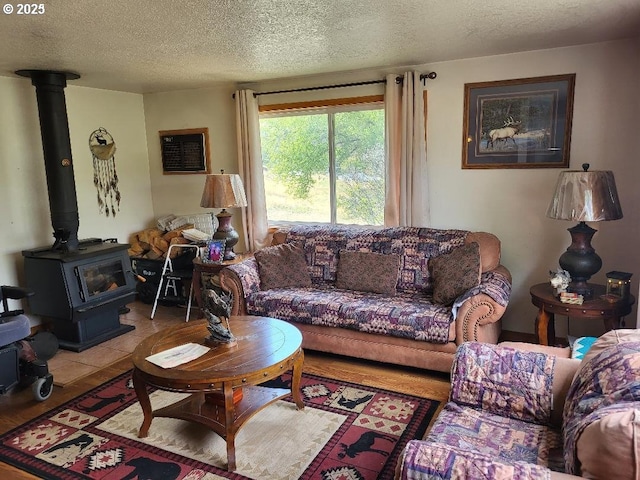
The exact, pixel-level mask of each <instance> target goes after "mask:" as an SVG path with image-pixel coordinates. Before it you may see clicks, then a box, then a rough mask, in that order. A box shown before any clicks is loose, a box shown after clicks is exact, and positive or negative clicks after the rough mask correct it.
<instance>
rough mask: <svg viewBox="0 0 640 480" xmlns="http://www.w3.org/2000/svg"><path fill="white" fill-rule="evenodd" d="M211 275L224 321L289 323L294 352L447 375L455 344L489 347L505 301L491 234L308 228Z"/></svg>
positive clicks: (507, 283)
mask: <svg viewBox="0 0 640 480" xmlns="http://www.w3.org/2000/svg"><path fill="white" fill-rule="evenodd" d="M274 239H276V241H275V242H274V243H276V245H274V246H271V247H268V248H266V249H264V250H261V251H258V252H256V253H255V255H254V257H252V258H250V259H247V260H245V261H243V262H241V263H239V264H236V265H232V266H229V267H226V268H224V269H223V270H222V271H221V272H220V284H221V286H222V288H223V289H225V290H227V291H230V292H232V293H233V298H234V303H233V309H232V315H247V314H248V315H259V316H267V317H275V318H279V319H283V320H286V321H290V322H295V324H296V326H297V327H298V328H300V330H301V331H302V335H303V347H304V348H308V349H312V350H319V351H325V352H331V353H337V354H342V355H348V356H353V357H360V358H366V359H370V360H377V361H383V362H388V363H396V364H401V365H409V366H414V367H419V368H426V369H431V370H438V371H443V372H449V370H450V368H451V364H452V362H453V356H454V354H455V351H456V347H457V346H458V345H459V344H461V343H462V342H464V341H470V340H476V341H484V342H490V343H497V341H498V337H499V335H500V331H501V329H500V319H501V317H502V315H503V313H504V311H505V308H506V306H507V303H508V301H509V295H510V292H511V276H510V274H509V271H508V270H507V269H506V268H505V267H503V266H502V265H500V241H499V240H498V239H497V237H495V236H494V235H492V234H489V233H483V232H468V231H463V230H439V229H430V228H414V227H396V228H381V229H372V228H362V227H355V226H350V227H340V226H327V225H312V226H301V227H293V228H291V229H290V230H288V231H286V232H278V233H277V234H276V235H275V236H274Z"/></svg>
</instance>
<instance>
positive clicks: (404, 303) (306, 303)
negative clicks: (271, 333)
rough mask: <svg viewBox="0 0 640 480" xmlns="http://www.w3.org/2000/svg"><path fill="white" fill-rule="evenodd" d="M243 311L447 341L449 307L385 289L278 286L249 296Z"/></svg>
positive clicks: (431, 340)
mask: <svg viewBox="0 0 640 480" xmlns="http://www.w3.org/2000/svg"><path fill="white" fill-rule="evenodd" d="M247 313H250V314H251V315H263V316H273V317H276V318H280V319H282V320H288V321H293V322H300V323H307V324H312V325H322V326H327V327H343V328H350V329H353V330H359V331H361V332H367V333H378V334H385V335H392V336H394V337H402V338H410V339H413V340H422V341H426V342H431V343H447V342H448V341H450V338H449V336H450V327H451V321H452V316H451V307H445V306H443V305H436V304H434V303H432V302H431V300H430V299H429V298H427V297H426V296H425V297H424V298H416V297H415V296H414V295H403V294H398V295H395V296H394V297H387V296H386V295H382V294H376V293H368V292H358V291H353V290H340V289H337V288H333V287H325V288H313V287H312V288H281V289H278V290H268V291H259V292H256V293H254V294H252V295H251V296H250V297H248V298H247Z"/></svg>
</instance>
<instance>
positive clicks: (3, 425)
mask: <svg viewBox="0 0 640 480" xmlns="http://www.w3.org/2000/svg"><path fill="white" fill-rule="evenodd" d="M130 306H131V305H130ZM133 307H134V309H135V308H136V305H133ZM140 308H145V307H140ZM168 308H174V309H175V308H176V307H159V308H158V311H157V313H156V318H161V317H162V315H163V309H168ZM164 312H165V315H166V316H167V317H168V316H171V315H173V316H175V313H174V312H173V311H171V310H164ZM182 321H184V319H182ZM509 339H518V340H522V337H517V336H516V337H514V336H509ZM131 368H132V364H131V359H130V355H129V356H127V357H125V358H123V359H122V360H118V361H116V362H115V363H113V364H111V365H109V366H106V367H104V368H102V369H100V370H98V371H97V372H96V373H92V374H91V375H88V376H84V377H81V378H79V379H78V380H77V381H75V382H72V383H70V384H68V385H66V386H65V387H64V388H61V387H58V386H55V387H54V391H53V393H52V395H51V397H50V398H49V399H47V400H46V401H44V402H37V401H36V400H34V398H33V396H32V394H31V389H30V388H27V389H24V390H17V389H16V390H13V391H11V392H9V393H7V394H6V395H3V396H0V412H2V413H1V414H0V434H2V433H5V432H7V431H9V430H11V429H12V428H14V427H17V426H19V425H21V424H23V423H25V422H27V421H28V420H30V419H32V418H35V417H36V416H38V415H40V414H42V413H45V412H46V411H48V410H51V409H52V408H55V407H57V406H58V405H60V404H62V403H64V402H66V401H68V400H71V399H72V398H74V397H76V396H78V395H80V394H82V393H84V392H86V391H88V390H90V389H92V388H95V387H97V386H99V385H101V384H102V383H104V382H106V381H108V380H110V379H111V378H113V377H115V376H117V375H119V374H121V373H124V372H126V371H128V370H130V369H131ZM304 371H305V372H307V373H312V374H316V375H322V376H325V377H330V378H335V379H339V380H346V381H351V382H354V383H359V384H362V385H368V386H373V387H378V388H383V389H388V390H392V391H397V392H403V393H407V394H411V395H416V396H420V397H425V398H431V399H434V400H439V401H445V400H446V399H447V396H448V394H449V386H450V384H449V376H448V374H443V373H438V372H429V371H425V370H419V369H414V368H406V367H399V366H391V365H383V364H380V363H375V362H368V361H359V360H355V359H350V358H346V357H340V356H335V355H329V354H322V353H318V352H311V351H306V352H305V361H304ZM3 473H7V474H9V476H7V477H6V478H12V479H14V478H15V479H34V478H37V477H35V476H32V475H29V474H27V473H25V472H22V471H19V470H17V469H15V468H13V467H11V466H9V465H6V464H4V463H1V462H0V476H1V474H3Z"/></svg>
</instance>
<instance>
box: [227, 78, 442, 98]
mask: <svg viewBox="0 0 640 480" xmlns="http://www.w3.org/2000/svg"><path fill="white" fill-rule="evenodd" d="M437 76H438V75H437V73H436V72H429V73H422V74H420V80H422V82H423V84H426V81H427V79H430V80H433V79H434V78H436V77H437ZM402 79H403V76H402V75H399V76H397V77H396V83H401V82H402ZM376 83H387V80H386V79H382V80H369V81H367V82H353V83H340V84H336V85H322V86H320V87H306V88H292V89H289V90H272V91H270V92H254V94H253V96H254V97H257V96H258V95H275V94H277V93H292V92H308V91H310V90H326V89H328V88H343V87H357V86H360V85H373V84H376ZM232 97H233V98H236V94H235V93H234V94H233V95H232Z"/></svg>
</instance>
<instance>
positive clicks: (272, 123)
mask: <svg viewBox="0 0 640 480" xmlns="http://www.w3.org/2000/svg"><path fill="white" fill-rule="evenodd" d="M329 115H333V122H334V132H335V134H334V159H335V179H336V189H335V191H336V197H337V198H336V205H337V221H338V222H340V223H361V224H371V225H381V224H382V223H383V212H384V189H385V185H384V111H383V110H382V109H376V110H361V111H351V112H340V113H335V114H329ZM330 121H331V119H330V118H329V116H328V115H327V114H312V115H294V116H288V117H272V118H262V119H261V120H260V130H261V140H262V158H263V163H264V166H265V169H266V171H267V172H268V176H269V177H271V178H273V180H274V181H275V182H277V183H279V184H282V185H284V186H285V188H286V190H287V193H288V194H289V195H291V196H293V197H294V198H296V199H309V198H316V195H315V194H314V192H313V191H314V189H316V190H317V189H318V188H323V187H322V185H320V184H319V183H318V182H321V183H324V182H326V180H327V176H328V175H329V168H330V167H329V149H330V144H329V142H330V138H329V124H330ZM326 209H327V210H328V209H329V205H326ZM299 219H300V220H303V218H299ZM304 220H309V218H304ZM311 220H316V221H319V220H318V219H316V218H311Z"/></svg>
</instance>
